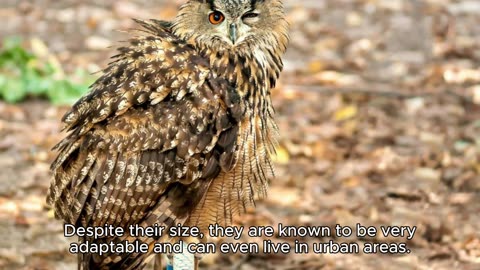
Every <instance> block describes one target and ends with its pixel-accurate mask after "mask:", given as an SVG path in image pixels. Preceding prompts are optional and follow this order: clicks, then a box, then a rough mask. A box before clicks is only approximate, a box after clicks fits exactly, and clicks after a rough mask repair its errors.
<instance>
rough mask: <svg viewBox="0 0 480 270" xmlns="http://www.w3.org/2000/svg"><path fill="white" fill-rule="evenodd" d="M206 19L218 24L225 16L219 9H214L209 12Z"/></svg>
mask: <svg viewBox="0 0 480 270" xmlns="http://www.w3.org/2000/svg"><path fill="white" fill-rule="evenodd" d="M208 20H209V21H210V23H211V24H219V23H221V22H223V20H225V16H223V14H222V13H221V12H219V11H214V12H212V13H210V16H208Z"/></svg>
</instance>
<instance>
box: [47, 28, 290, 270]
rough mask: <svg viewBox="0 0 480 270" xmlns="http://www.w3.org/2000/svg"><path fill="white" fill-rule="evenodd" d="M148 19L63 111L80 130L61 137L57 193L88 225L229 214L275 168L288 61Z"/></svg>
mask: <svg viewBox="0 0 480 270" xmlns="http://www.w3.org/2000/svg"><path fill="white" fill-rule="evenodd" d="M139 23H140V24H141V25H142V26H143V28H142V30H141V31H140V32H139V33H140V35H139V36H137V37H135V38H133V39H131V40H130V42H129V45H128V46H126V47H122V48H120V49H119V54H118V55H117V56H115V60H114V61H113V62H112V63H111V64H110V65H109V66H108V67H107V68H106V69H105V70H104V74H103V75H102V76H101V77H100V78H99V79H98V80H97V81H96V82H95V83H94V84H93V85H92V86H91V91H90V92H89V93H88V94H87V95H86V96H84V97H83V98H81V99H80V100H79V101H78V102H77V103H76V104H75V105H74V106H73V107H72V109H71V110H70V111H69V112H68V113H67V114H66V115H65V116H64V118H63V122H64V123H65V129H66V130H67V131H69V134H68V136H67V137H66V138H65V139H63V140H62V141H61V142H60V143H59V144H58V145H57V146H56V149H57V150H58V151H59V155H58V157H57V158H56V160H55V161H54V162H53V164H52V170H53V174H54V180H53V181H52V185H51V187H50V191H49V194H48V199H47V201H48V203H49V204H50V205H52V206H53V207H54V211H55V214H56V216H57V217H59V218H62V219H63V220H65V222H68V223H72V224H76V225H78V226H101V225H104V224H105V223H108V224H113V225H115V226H123V227H126V226H128V225H131V224H139V225H141V226H151V225H153V224H160V225H165V226H172V225H173V224H176V223H184V224H187V225H195V226H199V227H200V228H203V229H204V228H205V227H206V226H208V224H211V223H219V224H230V223H231V221H232V218H233V217H234V216H235V215H236V214H238V213H240V212H243V211H244V210H245V208H246V207H247V206H248V205H249V204H251V203H253V202H254V198H255V197H256V196H257V195H263V194H264V193H265V190H266V181H267V176H268V175H269V174H270V173H271V172H272V166H271V160H270V155H271V154H273V152H274V147H275V144H276V140H275V136H276V132H277V128H276V126H275V124H274V122H273V118H272V117H273V108H272V107H271V102H270V97H269V89H270V87H272V86H273V84H274V82H275V80H276V78H277V77H278V73H279V72H280V69H281V61H280V60H279V59H278V58H275V59H273V56H268V55H269V54H271V53H270V52H268V51H267V52H266V54H265V55H266V56H265V57H266V60H265V61H267V62H268V61H270V62H272V61H273V62H275V61H277V62H278V61H280V65H276V67H268V69H270V70H268V69H267V68H265V67H263V68H262V66H261V65H262V63H261V61H258V59H257V58H256V56H255V55H254V54H253V52H252V54H239V55H234V56H228V55H227V52H224V53H218V54H217V53H214V52H211V53H210V55H209V56H206V55H205V51H201V50H199V49H198V48H195V47H194V46H191V45H189V44H187V43H185V42H183V41H182V40H179V39H178V38H177V37H176V36H175V35H174V34H173V33H172V32H171V30H170V26H169V25H168V23H165V22H159V21H149V22H141V21H139ZM125 239H130V238H126V237H124V238H120V239H115V240H114V241H122V240H125ZM110 240H111V239H110ZM139 240H140V241H143V242H147V243H151V242H153V241H154V240H155V239H150V240H149V239H139ZM97 241H98V240H97ZM105 241H106V240H105ZM149 241H150V242H149ZM84 256H86V257H87V258H86V259H85V258H84V259H83V261H84V262H83V263H84V264H85V265H84V268H86V269H87V268H88V265H87V264H90V265H96V266H106V265H108V266H111V265H113V264H115V265H116V266H118V265H119V264H121V265H127V264H128V263H132V262H135V263H133V264H131V265H137V266H133V267H130V268H129V269H136V268H135V267H140V266H139V265H140V264H141V261H142V260H140V259H139V258H141V257H142V256H143V255H140V254H133V255H128V256H127V257H125V256H120V255H115V256H114V255H112V256H106V257H99V256H96V255H88V254H87V255H84ZM128 260H130V261H128ZM85 261H87V262H85Z"/></svg>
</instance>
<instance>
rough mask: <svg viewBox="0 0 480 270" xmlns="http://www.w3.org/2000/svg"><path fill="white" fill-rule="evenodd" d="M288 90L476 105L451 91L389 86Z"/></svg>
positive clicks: (304, 87) (294, 86)
mask: <svg viewBox="0 0 480 270" xmlns="http://www.w3.org/2000/svg"><path fill="white" fill-rule="evenodd" d="M285 88H286V89H288V90H293V91H302V92H315V93H320V94H365V95H372V96H383V97H390V98H400V99H410V98H417V97H436V96H452V97H455V98H458V99H460V100H461V101H462V102H465V103H470V104H474V105H477V104H475V103H474V102H473V100H472V99H471V98H469V97H466V96H464V95H461V94H459V93H457V91H455V90H451V89H440V90H438V91H436V92H426V93H408V91H407V90H405V89H403V90H402V89H400V90H394V89H392V88H391V87H390V86H382V85H380V86H379V85H375V86H371V87H370V86H359V87H327V86H317V85H293V84H288V85H286V86H285Z"/></svg>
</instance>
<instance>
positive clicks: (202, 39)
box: [173, 0, 288, 50]
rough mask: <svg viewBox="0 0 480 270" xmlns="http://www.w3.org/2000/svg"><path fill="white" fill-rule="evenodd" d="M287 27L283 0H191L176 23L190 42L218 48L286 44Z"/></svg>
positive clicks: (179, 32)
mask: <svg viewBox="0 0 480 270" xmlns="http://www.w3.org/2000/svg"><path fill="white" fill-rule="evenodd" d="M287 28H288V23H287V21H286V19H285V14H284V11H283V5H282V1H281V0H189V1H188V2H187V3H186V4H184V5H183V6H182V7H181V9H180V12H179V14H178V15H177V17H176V19H175V21H174V26H173V29H174V32H175V34H177V35H178V36H180V37H181V38H183V39H185V40H186V41H187V42H188V43H190V44H192V45H195V46H202V47H206V48H214V49H216V50H222V49H227V50H230V49H232V48H239V49H240V48H242V47H250V48H251V47H252V45H253V46H255V45H262V44H264V45H265V46H273V47H275V46H279V45H280V46H282V47H283V46H285V45H286V42H287V39H288V37H287Z"/></svg>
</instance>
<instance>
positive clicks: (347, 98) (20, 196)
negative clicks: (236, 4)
mask: <svg viewBox="0 0 480 270" xmlns="http://www.w3.org/2000/svg"><path fill="white" fill-rule="evenodd" d="M19 2H21V3H19ZM96 2H98V1H91V0H83V1H70V0H62V1H58V0H56V1H53V0H52V1H48V0H36V1H33V0H32V1H13V0H3V1H2V3H1V4H0V17H1V18H2V27H1V28H0V37H2V38H4V37H6V36H10V35H20V36H23V37H26V38H27V40H28V39H31V38H39V39H40V40H43V41H44V42H45V43H46V44H47V45H48V47H49V49H50V53H51V54H52V55H53V56H54V57H56V58H57V59H58V60H59V61H60V62H61V63H62V64H63V67H64V68H65V70H66V71H67V72H69V71H71V70H74V69H75V68H76V67H81V68H86V69H88V70H89V71H92V72H93V71H97V70H99V69H100V67H102V66H104V64H105V63H106V62H107V58H108V56H109V55H111V54H112V53H113V51H112V50H103V49H102V48H105V47H107V46H109V45H111V43H112V42H114V41H117V40H121V39H123V38H125V35H124V34H122V33H119V32H115V31H114V29H127V28H129V27H131V26H133V25H132V22H131V21H130V20H129V19H128V18H130V17H137V18H170V17H172V16H174V14H175V12H176V4H177V3H180V2H181V1H176V2H174V1H171V2H170V3H169V4H163V2H167V1H144V0H136V1H113V0H108V1H102V3H103V4H96ZM286 6H287V7H288V17H289V20H290V22H291V24H292V31H291V45H290V48H289V51H288V54H287V56H286V59H285V64H286V65H285V72H284V73H283V77H282V81H281V84H280V86H279V89H278V90H276V91H275V93H274V103H275V105H276V108H277V120H278V124H279V127H280V131H281V139H280V145H281V146H280V148H279V151H278V154H279V155H278V157H277V166H276V167H277V175H276V178H275V179H272V185H271V191H270V195H269V197H268V198H267V199H266V200H264V201H262V202H261V203H260V204H259V205H258V207H257V209H256V210H255V211H252V212H251V213H249V214H247V215H246V216H244V217H243V218H242V219H241V222H239V223H241V224H243V225H246V226H250V225H273V226H276V225H277V224H278V223H283V224H285V225H329V226H334V225H335V224H341V225H344V226H347V225H349V226H355V224H356V223H361V224H363V225H375V226H380V225H409V226H417V227H418V230H417V233H416V234H415V237H414V239H413V240H412V241H409V242H408V246H409V248H411V249H412V252H411V253H410V254H408V255H403V256H398V255H396V256H393V255H364V254H363V255H355V254H348V255H340V254H324V255H313V254H307V255H288V256H287V255H241V254H237V255H215V256H209V257H206V258H205V259H204V260H203V265H204V268H205V269H242V270H247V269H325V270H326V269H337V270H340V269H349V270H357V269H358V270H360V269H361V270H364V269H372V270H373V269H386V270H397V269H398V270H413V269H419V270H427V269H439V270H450V269H465V270H474V269H480V216H479V214H480V178H479V172H480V153H479V152H480V120H479V119H480V106H479V104H480V69H479V66H480V65H479V63H480V27H478V26H479V25H480V2H478V1H475V0H442V1H433V0H429V1H426V0H425V1H420V0H410V1H407V0H404V1H402V0H396V1H392V0H345V1H334V0H324V1H321V0H302V1H293V0H287V1H286ZM64 112H65V108H57V107H52V106H51V105H49V104H48V103H47V102H45V101H39V100H30V101H27V102H24V103H22V104H19V105H7V104H5V103H0V172H1V173H0V239H1V240H0V268H1V269H72V268H74V267H75V257H74V256H72V255H68V253H67V252H66V247H67V246H68V243H69V242H70V241H73V240H74V239H65V238H64V237H63V235H62V226H61V224H60V223H59V222H58V221H55V220H54V219H53V218H52V214H51V212H48V211H47V210H46V207H45V203H44V197H45V194H46V190H47V187H48V184H49V170H48V167H49V163H50V161H51V160H52V158H53V157H54V153H51V152H49V149H50V148H51V146H52V145H53V144H54V143H55V142H57V141H58V140H59V139H60V138H61V134H59V119H60V117H61V115H62V113H64ZM275 240H276V241H287V242H290V243H291V242H293V241H294V239H275ZM328 240H329V239H327V238H324V239H302V241H306V242H310V243H312V242H325V241H328ZM334 240H335V241H339V242H352V241H353V242H358V243H364V242H366V241H370V242H371V241H373V242H389V243H391V242H403V241H404V239H395V238H383V237H375V238H374V239H357V238H356V237H350V238H347V239H345V238H342V239H334Z"/></svg>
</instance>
